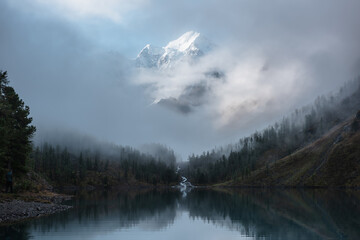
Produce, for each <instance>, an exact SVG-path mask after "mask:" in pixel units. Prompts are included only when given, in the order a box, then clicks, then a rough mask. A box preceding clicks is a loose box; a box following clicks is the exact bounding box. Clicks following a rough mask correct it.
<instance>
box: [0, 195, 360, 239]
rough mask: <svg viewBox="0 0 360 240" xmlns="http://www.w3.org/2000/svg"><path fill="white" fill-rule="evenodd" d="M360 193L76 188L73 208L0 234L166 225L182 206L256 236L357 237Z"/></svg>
mask: <svg viewBox="0 0 360 240" xmlns="http://www.w3.org/2000/svg"><path fill="white" fill-rule="evenodd" d="M359 203H360V193H359V191H341V190H294V189H290V190H275V189H273V190H270V189H237V190H231V189H222V190H218V191H215V190H206V189H193V190H192V191H191V192H189V193H188V194H187V196H186V197H185V198H184V197H182V194H181V192H180V191H178V190H177V189H167V190H141V191H117V192H116V191H103V192H99V191H94V192H80V193H78V194H77V197H76V198H75V199H74V200H72V201H71V202H69V204H72V205H73V206H74V209H72V210H70V211H67V212H62V213H59V214H55V215H52V216H48V217H42V218H39V219H34V220H29V221H26V222H23V223H19V224H15V225H11V226H4V227H1V228H0V239H30V238H31V236H33V233H35V232H36V233H37V234H38V233H39V232H40V233H42V234H44V235H46V234H48V233H51V232H59V233H61V232H62V231H63V232H64V234H65V235H66V236H67V237H68V238H70V239H71V236H72V234H75V233H76V235H81V236H83V237H86V236H91V235H92V234H95V233H96V234H99V233H100V234H101V233H106V232H111V231H119V230H121V229H129V228H132V227H136V226H137V227H139V226H140V227H141V229H144V230H146V231H160V230H161V231H166V230H167V229H169V228H170V227H171V226H173V225H174V224H177V221H176V220H177V216H179V214H181V213H183V212H186V213H188V215H189V220H188V221H193V220H195V219H201V220H204V221H205V222H210V223H212V224H214V225H216V226H219V227H222V228H226V229H229V230H235V231H238V232H239V234H241V235H244V236H252V237H254V238H255V239H260V238H261V239H296V240H297V239H324V238H326V239H358V238H359V236H360V227H359V226H360V218H359V216H360V215H359V214H360V205H359Z"/></svg>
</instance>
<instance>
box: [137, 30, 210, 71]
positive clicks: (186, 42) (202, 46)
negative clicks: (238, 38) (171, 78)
mask: <svg viewBox="0 0 360 240" xmlns="http://www.w3.org/2000/svg"><path fill="white" fill-rule="evenodd" d="M213 47H214V45H213V44H212V43H211V42H210V41H209V40H208V39H206V38H205V37H204V36H202V35H201V34H200V33H198V32H194V31H190V32H186V33H184V34H183V35H182V36H181V37H179V38H178V39H176V40H174V41H171V42H169V43H168V44H167V45H166V46H165V47H161V48H160V47H154V46H151V45H149V44H148V45H146V46H145V47H144V48H143V49H142V50H141V52H140V53H139V54H138V56H137V58H136V60H135V62H136V66H137V67H143V68H159V69H166V68H171V67H174V66H176V65H177V64H178V63H179V62H184V61H193V60H195V59H197V58H198V57H201V56H203V55H204V54H206V53H208V52H209V51H211V50H212V49H213Z"/></svg>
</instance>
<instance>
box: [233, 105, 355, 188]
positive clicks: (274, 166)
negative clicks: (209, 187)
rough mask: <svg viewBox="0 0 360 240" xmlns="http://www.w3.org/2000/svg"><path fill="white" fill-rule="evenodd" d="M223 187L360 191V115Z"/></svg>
mask: <svg viewBox="0 0 360 240" xmlns="http://www.w3.org/2000/svg"><path fill="white" fill-rule="evenodd" d="M227 184H228V185H239V186H288V187H294V186H307V187H360V111H359V112H358V113H357V115H356V117H354V118H352V119H351V120H347V121H345V122H343V123H341V124H338V125H337V126H335V127H334V128H332V129H331V130H330V131H329V132H328V133H327V134H326V135H324V136H323V137H322V138H320V139H319V140H317V141H315V142H313V143H311V144H309V145H308V146H306V147H304V148H302V149H300V150H298V151H296V152H294V153H292V154H290V155H288V156H286V157H284V158H282V159H280V160H278V161H275V162H273V163H270V164H269V165H267V166H266V165H265V166H264V167H262V168H260V169H258V170H256V171H254V172H253V173H252V174H251V175H250V176H249V177H247V178H245V179H236V180H234V181H232V182H228V183H227Z"/></svg>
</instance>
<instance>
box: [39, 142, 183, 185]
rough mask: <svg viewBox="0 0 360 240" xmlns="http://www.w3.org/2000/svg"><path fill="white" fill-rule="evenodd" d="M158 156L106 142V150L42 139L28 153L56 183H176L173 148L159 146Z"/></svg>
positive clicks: (47, 176)
mask: <svg viewBox="0 0 360 240" xmlns="http://www.w3.org/2000/svg"><path fill="white" fill-rule="evenodd" d="M161 149H162V153H163V154H164V156H170V157H168V158H166V160H165V159H163V160H161V159H160V158H156V157H154V156H153V155H150V154H145V153H141V152H140V151H138V150H136V149H133V148H131V147H122V146H116V145H112V146H108V149H107V150H108V151H109V152H104V151H100V150H93V149H90V148H88V149H82V150H77V151H75V150H70V151H69V150H68V149H67V147H62V146H59V145H57V146H53V145H51V144H49V143H44V144H42V145H41V146H37V147H36V148H35V150H34V152H33V154H32V159H33V161H32V163H33V164H32V168H33V170H34V171H36V172H38V173H42V174H43V175H44V176H46V178H47V179H49V180H50V181H51V182H52V183H54V184H55V185H57V186H68V185H76V186H79V185H81V186H86V185H91V186H105V187H106V186H129V185H141V184H152V185H158V184H176V183H177V182H178V181H179V176H178V175H177V173H176V168H175V156H174V152H173V151H172V150H170V149H168V148H166V147H163V148H161Z"/></svg>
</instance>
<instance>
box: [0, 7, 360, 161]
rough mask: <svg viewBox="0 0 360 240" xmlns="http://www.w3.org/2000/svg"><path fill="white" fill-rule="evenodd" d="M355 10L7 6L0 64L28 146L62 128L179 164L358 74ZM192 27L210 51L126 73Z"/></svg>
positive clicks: (359, 36)
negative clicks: (160, 149) (142, 54)
mask: <svg viewBox="0 0 360 240" xmlns="http://www.w3.org/2000/svg"><path fill="white" fill-rule="evenodd" d="M359 9H360V2H359V1H356V0H349V1H335V0H334V1H327V2H326V4H324V2H320V1H317V2H314V1H296V2H295V1H292V2H291V3H290V2H289V1H280V0H278V1H272V2H271V3H265V2H260V1H226V2H224V1H197V2H196V3H194V2H193V1H176V2H175V1H160V0H159V1H153V0H139V1H128V0H121V1H115V0H107V1H102V3H101V4H99V3H96V2H95V1H80V0H79V1H52V2H51V3H50V2H48V1H43V0H36V1H30V0H19V1H10V0H6V1H2V2H1V3H0V69H1V70H6V71H8V74H9V80H10V84H11V85H12V86H14V88H15V90H16V91H17V92H18V93H19V95H20V97H21V98H22V99H23V100H24V101H25V103H26V105H28V106H29V107H30V110H31V116H32V117H33V122H34V125H35V126H36V127H37V134H36V136H35V141H44V140H45V139H46V138H52V137H53V138H57V137H58V134H49V133H50V132H62V131H63V132H73V133H76V134H79V135H89V136H92V137H94V138H96V139H99V141H106V142H113V143H115V144H121V145H130V146H134V147H139V146H141V145H142V144H146V143H154V142H155V143H161V144H165V145H166V146H168V147H170V148H173V149H174V151H175V152H176V153H178V154H180V155H181V156H182V158H183V160H186V158H187V156H188V155H189V154H191V153H193V152H194V153H201V152H202V151H205V150H208V149H211V148H213V147H214V146H220V145H223V144H227V143H231V142H235V141H236V140H238V139H239V138H240V137H242V136H245V135H247V134H249V133H251V132H253V131H254V130H256V129H258V130H260V129H261V128H263V127H265V126H267V125H268V124H271V123H273V122H274V121H276V120H278V119H280V118H281V117H282V116H283V115H285V114H287V113H289V112H291V111H292V110H293V109H294V108H296V107H301V106H303V105H306V104H308V103H311V102H313V100H314V99H315V98H316V96H318V95H320V94H326V93H328V92H330V91H334V90H336V89H337V88H338V87H339V86H341V85H342V84H343V83H344V82H345V81H347V80H350V79H352V78H354V77H356V76H357V75H358V74H359V67H360V47H359V42H360V28H359V27H358V23H359V22H360V15H359V14H358V10H359ZM190 30H194V31H198V32H200V33H201V34H203V35H205V36H206V37H207V38H208V39H210V40H211V41H212V42H214V44H216V46H217V48H216V49H215V50H214V51H213V52H211V54H209V55H207V56H204V57H203V58H202V59H201V60H200V61H199V62H197V63H196V64H192V65H191V66H190V65H188V64H183V65H181V66H179V67H178V68H177V69H175V70H171V71H169V72H161V73H159V72H156V71H152V70H147V71H140V70H139V69H136V68H133V64H132V60H133V59H134V58H135V57H136V55H137V53H138V52H139V51H140V50H141V49H142V48H143V47H144V46H145V44H147V43H151V44H154V45H157V46H165V45H166V44H167V43H168V42H169V41H171V40H174V39H176V38H178V37H179V36H180V35H182V34H183V33H184V32H186V31H190ZM213 70H216V71H219V72H220V73H221V76H220V77H214V76H211V74H210V75H209V74H208V73H209V71H210V72H211V71H213ZM160 99H166V101H163V102H162V104H154V101H155V102H156V101H157V100H160ZM159 103H160V102H159ZM70 136H71V134H70V135H69V137H70Z"/></svg>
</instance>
